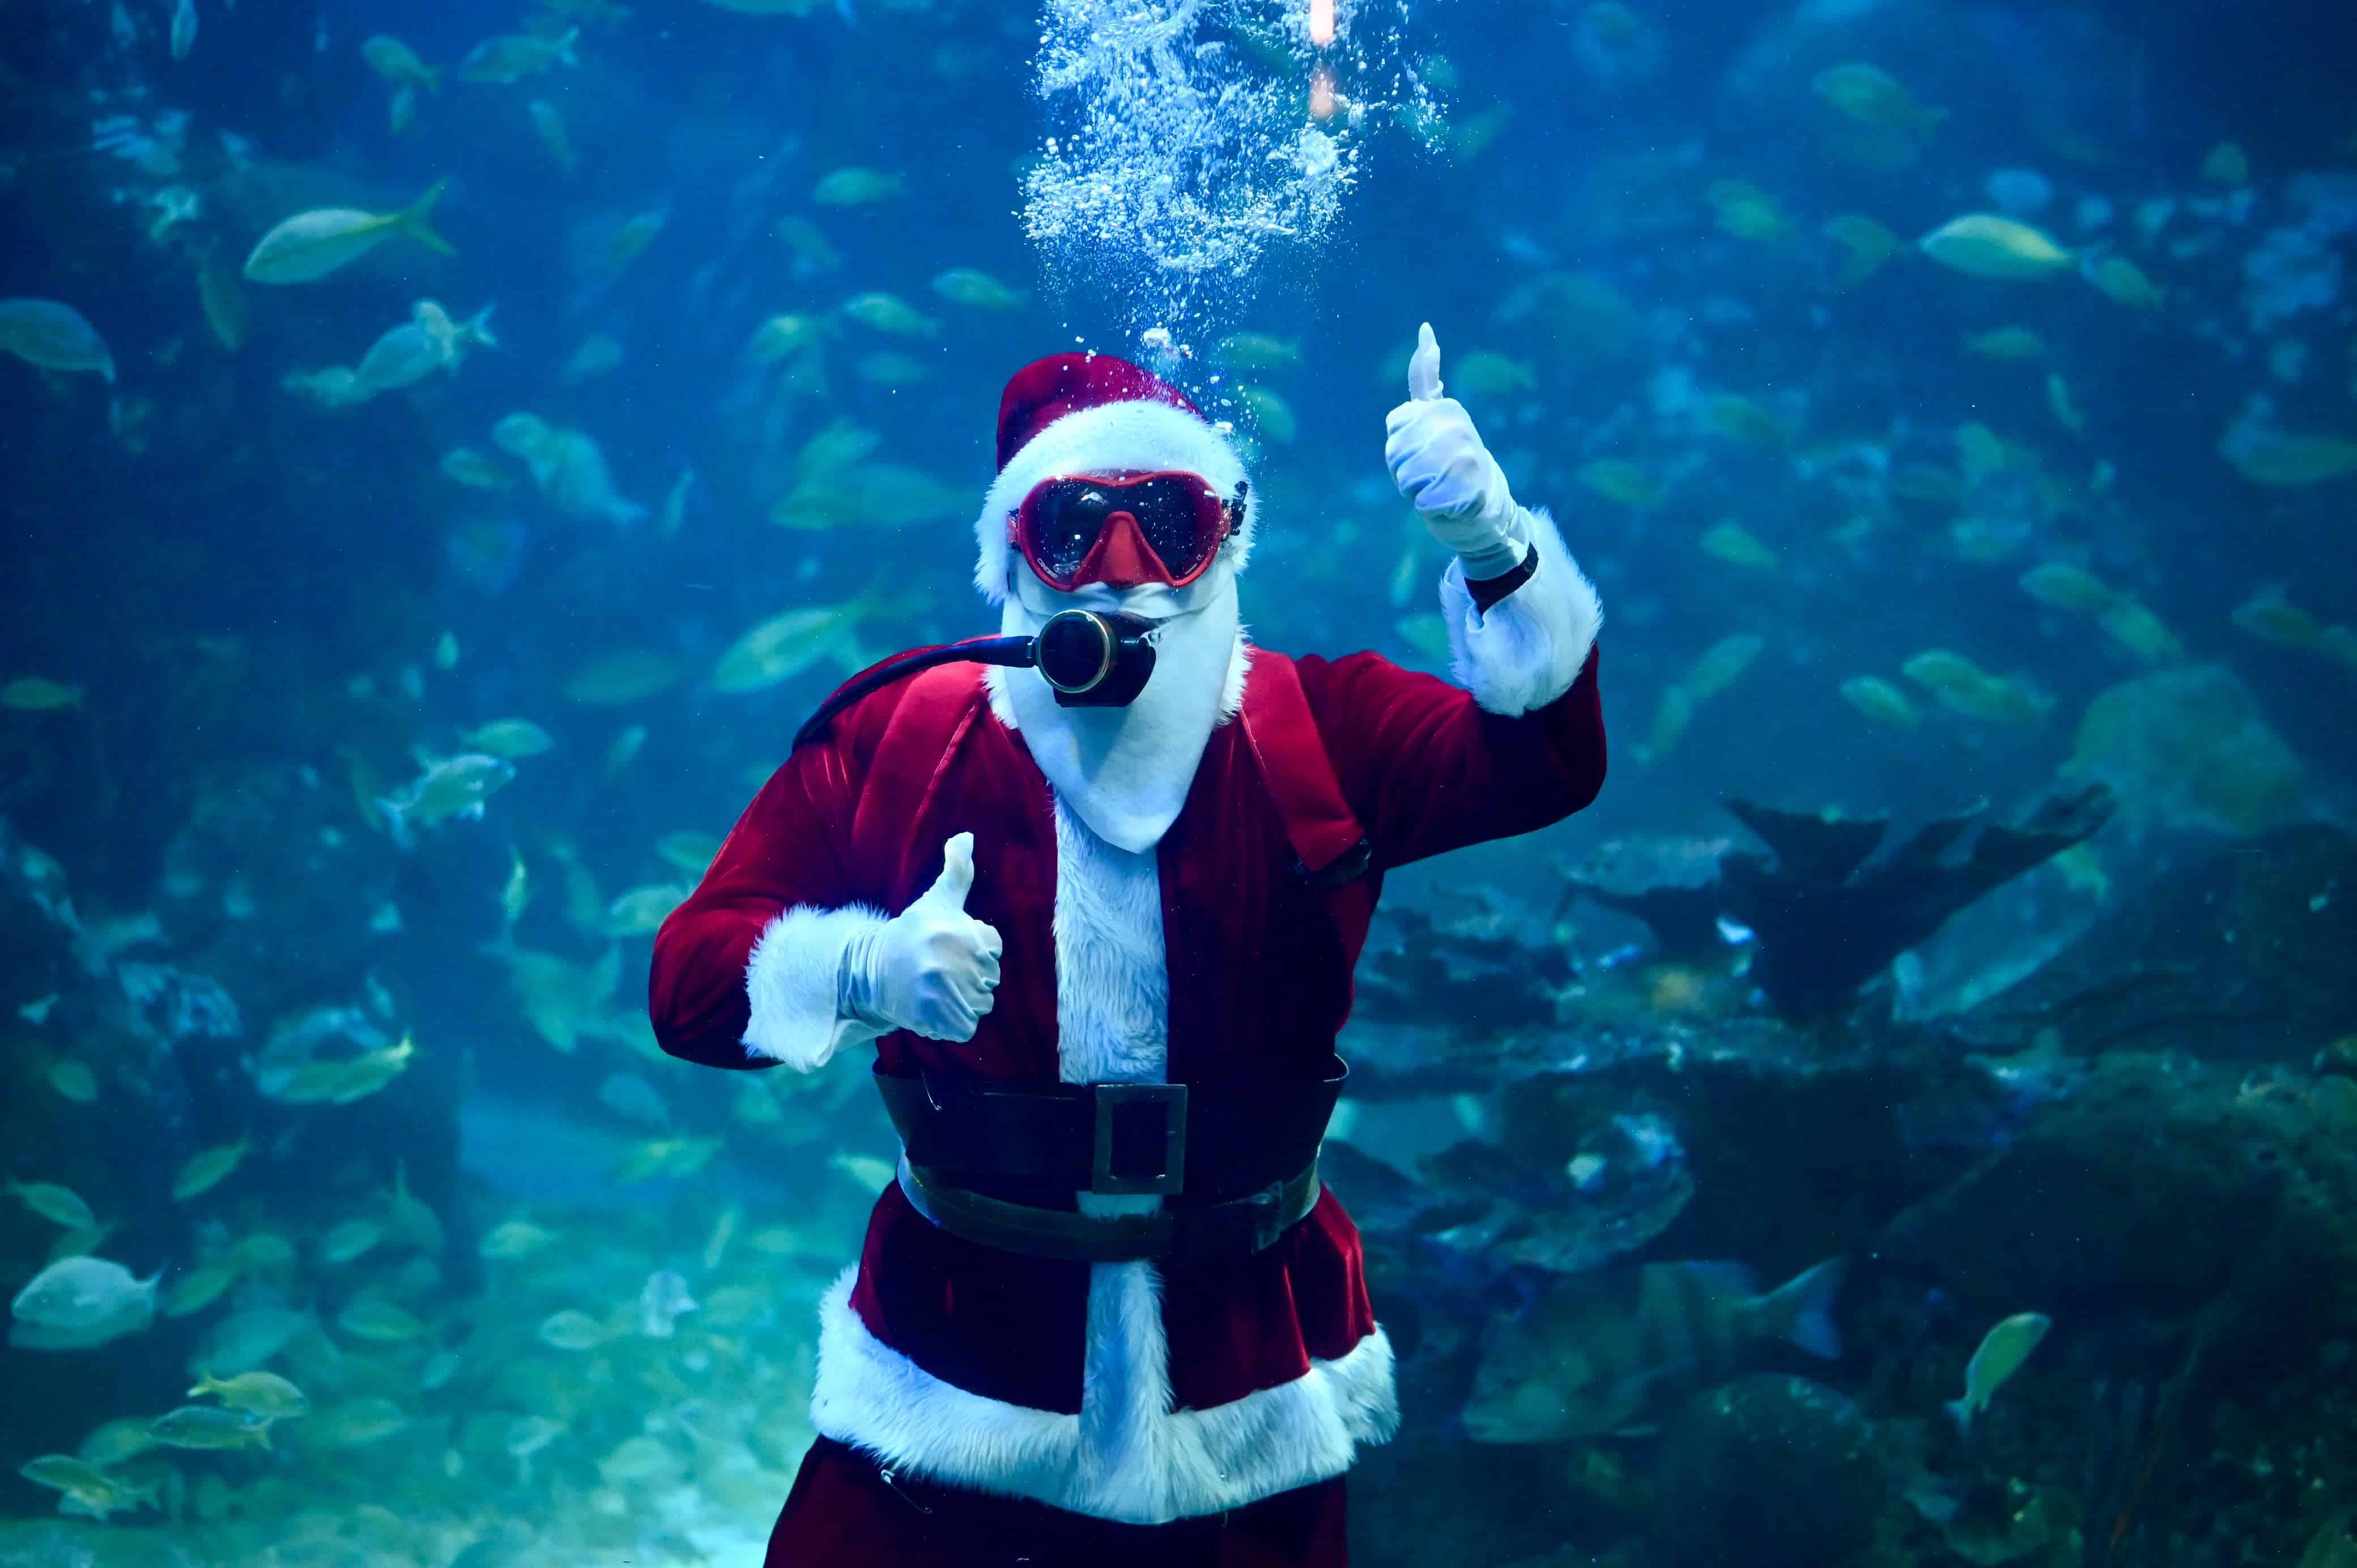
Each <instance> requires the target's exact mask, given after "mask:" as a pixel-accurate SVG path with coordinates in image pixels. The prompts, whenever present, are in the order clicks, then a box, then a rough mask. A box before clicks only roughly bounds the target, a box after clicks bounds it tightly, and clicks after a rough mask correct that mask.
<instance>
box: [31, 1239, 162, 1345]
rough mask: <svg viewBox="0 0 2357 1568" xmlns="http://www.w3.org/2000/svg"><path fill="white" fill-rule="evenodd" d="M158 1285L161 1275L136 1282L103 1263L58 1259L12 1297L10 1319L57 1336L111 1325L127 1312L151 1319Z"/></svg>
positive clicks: (118, 1267) (120, 1267) (120, 1269)
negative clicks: (58, 1332)
mask: <svg viewBox="0 0 2357 1568" xmlns="http://www.w3.org/2000/svg"><path fill="white" fill-rule="evenodd" d="M158 1281H163V1269H158V1271H156V1273H151V1275H148V1278H144V1281H139V1278H132V1271H130V1269H125V1266H123V1264H113V1262H108V1259H102V1257H69V1259H59V1262H54V1264H49V1266H48V1269H42V1271H40V1273H36V1275H33V1278H30V1283H26V1287H24V1290H19V1292H16V1299H14V1302H9V1314H12V1316H14V1318H16V1320H19V1323H30V1326H36V1327H57V1330H81V1327H91V1326H99V1323H111V1320H113V1318H118V1316H123V1314H130V1311H136V1314H142V1316H151V1314H153V1311H156V1283H158Z"/></svg>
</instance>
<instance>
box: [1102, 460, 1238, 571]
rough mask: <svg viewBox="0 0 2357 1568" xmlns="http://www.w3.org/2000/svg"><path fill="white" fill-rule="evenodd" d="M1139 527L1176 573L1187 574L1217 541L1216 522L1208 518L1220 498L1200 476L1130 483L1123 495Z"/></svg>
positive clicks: (1166, 477) (1172, 476)
mask: <svg viewBox="0 0 2357 1568" xmlns="http://www.w3.org/2000/svg"><path fill="white" fill-rule="evenodd" d="M1122 499H1123V500H1124V502H1125V505H1126V506H1127V508H1128V510H1129V512H1130V514H1131V515H1132V516H1134V517H1135V518H1136V519H1137V529H1138V532H1140V533H1143V534H1144V535H1145V536H1146V543H1147V544H1148V545H1150V546H1152V547H1153V550H1154V553H1155V554H1156V555H1157V556H1159V557H1161V560H1162V564H1164V565H1165V566H1168V567H1169V568H1170V572H1171V575H1173V576H1178V577H1184V576H1186V575H1188V574H1189V573H1190V572H1192V571H1194V570H1195V568H1196V567H1198V566H1200V565H1201V564H1203V558H1204V556H1206V555H1207V554H1209V553H1211V547H1212V546H1213V545H1214V544H1215V543H1216V542H1218V541H1217V532H1218V530H1217V525H1216V523H1211V522H1208V521H1207V519H1209V518H1211V516H1212V515H1213V513H1214V512H1215V510H1216V509H1217V507H1218V505H1219V502H1218V499H1217V498H1215V497H1212V496H1210V495H1208V494H1206V493H1205V492H1204V490H1203V487H1202V484H1201V482H1200V480H1192V479H1185V478H1179V477H1177V476H1175V475H1164V476H1162V477H1161V478H1152V479H1148V480H1146V482H1145V483H1143V484H1140V485H1134V486H1132V487H1130V489H1129V490H1128V492H1127V493H1126V494H1125V496H1124V497H1123V498H1122Z"/></svg>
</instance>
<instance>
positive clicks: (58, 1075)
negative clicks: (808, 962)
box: [42, 850, 719, 1105]
mask: <svg viewBox="0 0 2357 1568" xmlns="http://www.w3.org/2000/svg"><path fill="white" fill-rule="evenodd" d="M713 853H715V854H718V853H719V852H718V851H717V850H715V851H714V852H713ZM42 1076H43V1077H44V1078H46V1079H48V1085H49V1087H50V1088H51V1089H54V1090H57V1091H58V1094H59V1098H61V1099H65V1100H70V1101H73V1102H74V1103H75V1104H76V1105H89V1104H91V1103H92V1102H94V1101H96V1100H97V1099H98V1075H97V1074H95V1073H93V1072H91V1070H90V1069H89V1068H88V1067H86V1066H84V1065H83V1064H82V1063H81V1062H78V1061H75V1060H73V1059H72V1058H66V1059H65V1060H63V1061H59V1062H55V1063H52V1064H51V1065H50V1068H49V1070H48V1072H47V1073H45V1074H43V1075H42Z"/></svg>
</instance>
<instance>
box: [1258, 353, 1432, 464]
mask: <svg viewBox="0 0 2357 1568" xmlns="http://www.w3.org/2000/svg"><path fill="white" fill-rule="evenodd" d="M1462 374H1463V372H1462V371H1459V372H1458V377H1459V378H1461V376H1462ZM1452 379H1458V378H1452ZM1236 398H1237V401H1238V402H1240V403H1243V406H1244V413H1245V414H1246V416H1247V417H1248V418H1250V419H1251V421H1252V427H1253V429H1254V431H1255V432H1256V433H1257V434H1258V435H1260V436H1261V437H1262V439H1264V440H1265V441H1269V442H1272V443H1274V444H1275V445H1276V446H1291V445H1292V443H1293V438H1294V437H1295V436H1296V435H1299V434H1300V431H1301V424H1300V421H1298V420H1297V419H1296V418H1295V417H1294V414H1293V405H1292V404H1291V403H1286V401H1285V399H1283V398H1282V397H1280V396H1278V395H1277V394H1276V393H1275V392H1271V391H1269V389H1268V388H1266V387H1254V386H1245V387H1238V388H1237V389H1236Z"/></svg>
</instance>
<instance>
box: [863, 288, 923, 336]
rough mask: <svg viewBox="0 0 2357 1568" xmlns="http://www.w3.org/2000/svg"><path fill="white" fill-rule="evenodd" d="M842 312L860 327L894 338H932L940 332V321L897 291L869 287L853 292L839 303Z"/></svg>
mask: <svg viewBox="0 0 2357 1568" xmlns="http://www.w3.org/2000/svg"><path fill="white" fill-rule="evenodd" d="M842 308H843V314H844V315H845V316H847V317H850V318H851V319H852V320H854V321H856V322H858V323H859V324H860V325H861V326H862V327H868V328H874V329H875V330H877V331H878V332H886V333H889V334H891V335H892V336H893V337H896V338H935V337H939V336H940V335H941V330H942V324H941V323H940V322H938V321H936V320H934V319H933V318H932V317H930V316H927V315H925V314H923V313H922V312H921V311H920V310H918V309H917V307H916V306H913V305H910V304H909V302H908V301H907V300H905V299H902V298H901V297H900V296H899V295H897V294H886V293H884V292H883V291H882V290H880V289H870V290H869V291H868V292H867V293H866V294H855V295H852V296H851V297H850V298H849V299H846V300H845V301H844V302H843V307H842Z"/></svg>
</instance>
